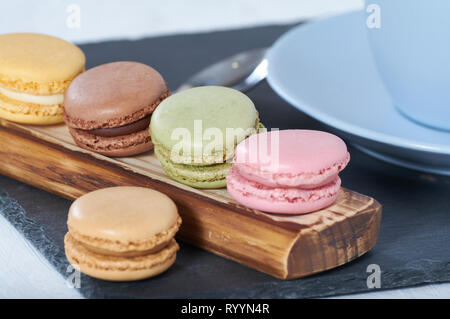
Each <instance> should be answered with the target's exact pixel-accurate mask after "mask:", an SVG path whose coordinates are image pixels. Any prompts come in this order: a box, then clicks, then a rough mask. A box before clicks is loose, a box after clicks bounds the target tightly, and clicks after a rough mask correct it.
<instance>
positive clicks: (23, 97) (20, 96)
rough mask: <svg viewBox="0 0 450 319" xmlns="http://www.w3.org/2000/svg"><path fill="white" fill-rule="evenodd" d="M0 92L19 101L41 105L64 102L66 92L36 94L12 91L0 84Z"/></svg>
mask: <svg viewBox="0 0 450 319" xmlns="http://www.w3.org/2000/svg"><path fill="white" fill-rule="evenodd" d="M0 94H2V95H4V96H6V97H8V98H10V99H14V100H17V101H21V102H26V103H33V104H40V105H56V104H62V103H63V102H64V94H52V95H35V94H28V93H21V92H16V91H11V90H8V89H5V88H3V87H1V86H0Z"/></svg>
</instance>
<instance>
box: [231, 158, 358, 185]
mask: <svg viewBox="0 0 450 319" xmlns="http://www.w3.org/2000/svg"><path fill="white" fill-rule="evenodd" d="M349 161H350V153H348V152H347V154H346V156H345V158H344V159H342V160H341V161H338V162H336V163H335V164H333V165H332V166H330V167H327V168H324V169H321V170H319V171H316V172H292V173H288V172H272V171H269V170H265V169H264V167H255V166H254V165H248V164H244V163H241V164H239V165H237V169H238V170H239V174H240V175H242V176H243V177H245V178H246V179H248V180H251V181H255V182H258V183H262V184H265V185H268V186H272V187H301V188H304V189H309V188H317V187H320V186H323V185H327V184H329V183H331V182H333V181H334V180H335V179H336V178H337V176H338V174H339V172H340V171H341V170H342V169H343V168H344V167H345V166H347V164H348V162H349Z"/></svg>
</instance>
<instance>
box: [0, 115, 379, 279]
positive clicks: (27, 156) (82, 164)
mask: <svg viewBox="0 0 450 319" xmlns="http://www.w3.org/2000/svg"><path fill="white" fill-rule="evenodd" d="M0 173H2V174H4V175H7V176H10V177H12V178H15V179H18V180H20V181H22V182H24V183H27V184H31V185H34V186H36V187H39V188H42V189H44V190H47V191H49V192H52V193H55V194H58V195H61V196H63V197H66V198H69V199H75V198H77V197H79V196H81V195H82V194H84V193H86V192H89V191H93V190H96V189H99V188H103V187H110V186H117V185H135V186H145V187H150V188H153V189H157V190H159V191H161V192H164V193H166V194H167V195H169V196H170V197H171V198H172V199H174V201H175V202H176V204H177V206H178V208H179V211H180V215H181V217H182V218H183V225H182V227H181V229H180V232H179V235H178V237H179V238H180V239H181V240H184V241H187V242H190V243H192V244H194V245H197V246H199V247H201V248H204V249H206V250H209V251H211V252H214V253H216V254H218V255H221V256H224V257H226V258H229V259H232V260H235V261H237V262H240V263H242V264H245V265H247V266H249V267H252V268H255V269H258V270H260V271H263V272H266V273H268V274H271V275H273V276H276V277H278V278H282V279H292V278H298V277H302V276H307V275H310V274H313V273H317V272H320V271H324V270H327V269H331V268H334V267H337V266H339V265H342V264H344V263H346V262H348V261H350V260H353V259H355V258H357V257H359V256H361V255H362V254H364V253H366V252H367V251H369V250H370V249H371V248H372V247H374V246H375V244H376V241H377V238H378V232H379V228H380V222H381V205H380V204H379V203H378V202H377V201H376V200H374V199H373V198H370V197H367V196H365V195H361V194H358V193H356V192H353V191H350V190H346V189H344V188H342V189H341V191H340V194H339V197H338V200H337V201H336V203H335V204H334V205H333V206H331V207H329V208H327V209H324V210H322V211H319V212H315V213H313V214H307V215H299V216H282V215H271V214H266V213H263V212H260V211H255V210H251V209H248V208H246V207H243V206H241V205H238V204H237V203H236V202H235V201H234V200H233V199H232V198H231V197H230V196H229V195H228V193H227V192H226V190H225V189H223V190H197V189H193V188H191V187H188V186H185V185H182V184H179V183H177V182H175V181H172V180H171V179H169V178H168V177H167V176H166V175H165V173H164V172H163V170H162V169H161V166H160V165H159V162H158V160H157V159H156V157H155V156H154V155H153V153H152V152H150V153H147V154H144V155H140V156H135V157H127V158H108V157H105V156H102V155H98V154H94V153H91V152H89V151H86V150H83V149H81V148H79V147H78V146H76V145H75V144H74V142H73V141H72V139H71V137H70V135H69V133H68V131H67V128H66V127H65V126H63V125H56V126H47V127H36V126H23V125H18V124H14V123H10V122H7V121H4V120H0Z"/></svg>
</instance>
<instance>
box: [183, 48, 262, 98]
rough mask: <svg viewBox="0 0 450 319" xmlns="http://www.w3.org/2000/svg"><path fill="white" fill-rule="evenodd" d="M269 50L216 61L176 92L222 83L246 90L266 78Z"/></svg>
mask: <svg viewBox="0 0 450 319" xmlns="http://www.w3.org/2000/svg"><path fill="white" fill-rule="evenodd" d="M267 50H268V48H260V49H254V50H250V51H245V52H242V53H239V54H236V55H233V56H231V57H229V58H226V59H224V60H222V61H219V62H217V63H214V64H213V65H210V66H209V67H206V68H205V69H203V70H201V71H200V72H198V73H196V74H195V75H194V76H192V77H190V78H189V79H188V80H187V81H186V82H185V83H184V84H182V85H181V86H180V87H179V88H178V89H176V90H175V93H176V92H180V91H183V90H186V89H189V88H192V87H195V86H203V85H221V86H227V87H231V88H233V89H236V90H239V91H241V92H246V91H248V90H250V89H251V88H253V87H254V86H255V85H257V84H258V83H259V82H261V81H262V80H264V79H265V78H266V76H267V59H266V58H265V56H266V52H267Z"/></svg>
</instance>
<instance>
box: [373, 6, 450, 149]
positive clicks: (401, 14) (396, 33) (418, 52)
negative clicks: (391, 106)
mask: <svg viewBox="0 0 450 319" xmlns="http://www.w3.org/2000/svg"><path fill="white" fill-rule="evenodd" d="M366 17H367V18H366V24H367V25H366V27H367V29H368V36H369V41H370V43H371V46H372V50H373V56H374V59H375V61H376V64H377V67H378V70H379V73H380V75H381V77H382V79H383V81H384V83H385V86H386V88H387V89H388V91H389V92H390V94H391V96H392V99H393V101H394V103H395V106H396V107H397V108H398V110H400V112H401V113H402V114H403V115H405V116H406V117H408V118H409V119H412V120H414V121H416V122H418V123H420V124H424V125H427V126H430V127H433V128H438V129H443V130H450V0H366ZM449 143H450V141H449Z"/></svg>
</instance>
